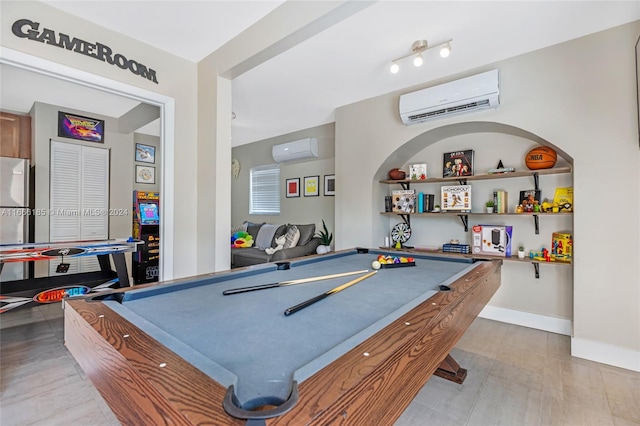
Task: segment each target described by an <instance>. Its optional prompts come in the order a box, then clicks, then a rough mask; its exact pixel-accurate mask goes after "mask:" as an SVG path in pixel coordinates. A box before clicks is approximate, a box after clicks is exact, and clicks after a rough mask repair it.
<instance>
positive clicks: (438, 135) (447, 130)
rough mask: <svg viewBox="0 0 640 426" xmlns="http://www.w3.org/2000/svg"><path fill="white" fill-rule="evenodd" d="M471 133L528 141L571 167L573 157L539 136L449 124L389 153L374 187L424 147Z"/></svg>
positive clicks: (487, 124)
mask: <svg viewBox="0 0 640 426" xmlns="http://www.w3.org/2000/svg"><path fill="white" fill-rule="evenodd" d="M473 133H502V134H505V135H511V136H516V137H519V138H523V139H528V140H530V141H532V142H535V143H537V144H540V145H543V146H548V147H550V148H553V149H554V150H555V151H556V152H557V153H558V155H559V156H560V157H562V158H563V159H564V160H566V161H567V162H568V163H569V164H570V165H572V166H573V157H571V156H570V155H569V154H568V153H567V152H565V151H563V150H562V149H560V148H558V147H557V146H556V145H554V144H553V143H551V142H549V141H548V140H546V139H543V138H541V137H540V136H538V135H536V134H534V133H531V132H529V131H527V130H525V129H521V128H520V127H515V126H511V125H508V124H503V123H496V122H492V121H471V122H463V123H454V124H449V125H446V126H441V127H436V128H435V129H431V130H427V131H425V132H424V133H421V134H419V135H418V136H416V137H414V138H413V139H411V140H409V141H407V142H406V143H405V144H403V145H401V146H400V147H398V149H396V150H395V151H394V152H393V153H391V155H389V157H387V159H386V160H385V161H384V162H383V163H382V164H381V165H380V167H379V168H378V171H377V172H376V174H375V176H374V180H375V182H374V186H376V185H377V181H378V180H380V179H388V176H387V173H388V172H389V170H391V169H392V168H394V167H398V165H399V164H405V163H406V162H407V161H409V159H411V158H412V157H413V156H414V155H415V154H417V153H418V152H420V151H422V150H423V149H425V148H426V147H428V146H430V145H433V144H434V143H436V142H439V141H441V140H443V139H447V138H451V137H455V136H460V135H466V134H473Z"/></svg>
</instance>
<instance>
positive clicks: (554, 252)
mask: <svg viewBox="0 0 640 426" xmlns="http://www.w3.org/2000/svg"><path fill="white" fill-rule="evenodd" d="M572 249H573V240H572V238H571V234H569V233H568V232H554V233H553V234H552V236H551V256H552V257H554V258H555V259H558V260H564V261H569V260H571V254H572V252H573V250H572Z"/></svg>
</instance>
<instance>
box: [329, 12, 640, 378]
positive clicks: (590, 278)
mask: <svg viewBox="0 0 640 426" xmlns="http://www.w3.org/2000/svg"><path fill="white" fill-rule="evenodd" d="M639 34H640V22H634V23H632V24H628V25H624V26H621V27H617V28H614V29H611V30H608V31H604V32H602V33H597V34H593V35H590V36H587V37H583V38H580V39H577V40H573V41H570V42H567V43H563V44H560V45H557V46H553V47H550V48H547V49H543V50H539V51H536V52H532V53H529V54H525V55H522V56H518V57H514V58H511V59H508V60H505V61H501V62H499V63H496V64H493V65H491V66H487V67H483V68H481V69H475V70H470V71H469V72H468V73H465V74H464V75H459V76H451V78H450V79H447V81H448V80H454V79H456V78H459V77H464V76H467V75H472V74H476V73H478V72H482V71H485V70H488V69H492V68H498V69H500V72H501V101H502V105H501V107H500V108H499V109H498V110H497V111H484V112H478V113H474V114H470V115H463V116H459V117H454V118H448V119H442V120H438V121H432V122H428V123H423V124H418V125H414V126H404V125H403V124H402V123H401V122H400V119H399V116H398V112H397V105H398V97H399V95H400V94H401V93H406V92H409V91H412V90H417V89H420V88H423V87H427V86H428V85H425V86H422V87H415V88H407V89H406V90H403V91H402V92H396V93H391V94H388V95H385V96H380V97H377V98H372V99H368V100H366V101H363V102H358V103H355V104H352V105H347V106H344V107H341V108H339V109H338V110H337V114H336V177H337V185H338V188H337V190H338V192H342V193H344V189H345V188H344V186H345V185H346V183H347V182H349V184H350V185H354V186H356V187H360V188H367V189H368V188H371V190H370V191H369V190H362V191H354V192H351V193H350V195H351V196H349V197H343V196H339V197H337V198H336V235H337V240H336V248H344V247H349V246H356V245H379V243H380V241H381V238H382V237H383V236H384V232H386V224H385V223H384V221H383V220H381V218H380V216H381V215H380V214H379V211H380V209H381V205H382V204H381V203H382V201H381V200H380V197H381V196H383V194H382V192H381V191H382V190H381V189H377V188H378V187H380V185H379V184H377V181H378V180H379V179H381V178H384V174H385V173H386V171H388V170H389V169H391V168H392V167H397V165H399V164H404V163H405V162H407V161H408V160H410V159H411V157H413V156H414V155H415V154H417V153H418V152H419V150H420V149H423V148H424V147H426V146H428V145H431V144H433V143H435V142H438V141H440V140H442V139H445V138H447V137H449V136H450V135H451V134H450V132H449V131H448V130H449V128H448V127H447V126H448V125H451V124H455V123H464V122H481V121H486V122H495V123H499V124H504V125H507V126H513V127H515V128H516V129H522V130H524V131H526V132H530V133H532V134H533V135H535V136H537V138H538V139H539V140H540V141H545V140H546V141H549V143H551V144H553V145H554V146H556V147H557V148H558V149H559V151H560V152H561V153H563V154H567V155H566V157H569V158H573V167H574V176H573V178H574V182H573V183H574V202H575V206H576V212H575V214H574V233H575V236H574V243H575V258H574V267H573V272H574V277H573V278H574V279H573V320H574V330H573V332H574V334H573V336H574V338H573V343H574V344H573V350H574V352H573V353H574V355H578V356H582V357H586V358H590V359H594V360H597V361H601V362H605V363H611V364H614V365H619V366H624V367H626V368H633V369H635V370H640V278H638V276H639V274H638V272H639V271H638V262H637V259H640V221H639V220H638V211H639V207H640V191H639V190H638V187H639V182H640V171H639V168H638V164H639V163H640V151H639V149H638V124H637V120H638V116H637V109H636V75H635V73H636V71H635V43H636V40H637V39H638V35H639ZM441 82H444V80H443V81H434V82H430V84H429V85H434V84H438V83H441ZM421 134H425V139H424V141H423V142H424V145H422V147H419V146H418V145H417V144H415V143H414V144H408V146H407V150H406V151H403V145H405V144H406V143H407V142H408V141H411V140H413V139H414V138H415V137H416V136H418V135H421ZM360 141H362V142H360ZM364 141H366V148H367V152H368V156H367V161H366V162H364V161H363V162H361V163H360V164H361V167H359V168H358V171H357V173H356V172H355V171H354V169H353V167H352V163H353V159H354V158H361V153H362V151H363V148H364V147H365V142H364ZM497 155H500V153H496V156H497ZM614 200H615V201H614ZM620 203H622V207H616V206H620V205H621V204H620ZM614 248H615V249H614ZM524 273H526V274H530V273H531V272H530V271H524ZM543 273H544V271H543ZM543 277H544V275H543ZM513 285H514V284H513V283H511V282H509V281H507V280H505V281H504V282H503V286H505V287H507V289H508V290H507V291H508V292H513V290H509V288H510V287H511V286H513ZM501 294H504V290H501ZM498 297H501V296H498ZM540 299H544V298H540ZM494 303H500V304H502V303H505V302H504V301H495V300H494V301H492V302H491V304H494ZM536 303H537V302H536V301H535V300H532V302H531V306H530V307H528V309H527V310H529V311H540V310H541V309H542V306H536ZM523 308H524V307H523Z"/></svg>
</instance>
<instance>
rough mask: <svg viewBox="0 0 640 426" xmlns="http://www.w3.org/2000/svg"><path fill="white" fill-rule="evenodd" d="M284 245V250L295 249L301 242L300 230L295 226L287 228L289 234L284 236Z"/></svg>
mask: <svg viewBox="0 0 640 426" xmlns="http://www.w3.org/2000/svg"><path fill="white" fill-rule="evenodd" d="M284 239H285V241H284V244H283V245H282V248H291V247H295V246H296V244H298V241H299V240H300V230H299V229H298V227H297V226H295V225H289V226H288V227H287V232H286V233H285V234H284Z"/></svg>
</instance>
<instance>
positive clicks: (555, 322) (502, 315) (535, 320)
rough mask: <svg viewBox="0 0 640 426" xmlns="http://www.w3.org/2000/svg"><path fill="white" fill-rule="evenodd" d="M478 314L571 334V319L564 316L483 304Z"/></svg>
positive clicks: (491, 318) (502, 320) (509, 322)
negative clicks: (552, 315) (559, 316)
mask: <svg viewBox="0 0 640 426" xmlns="http://www.w3.org/2000/svg"><path fill="white" fill-rule="evenodd" d="M478 316H479V317H481V318H486V319H490V320H494V321H500V322H506V323H508V324H515V325H521V326H523V327H529V328H535V329H537V330H543V331H548V332H551V333H556V334H563V335H565V336H571V330H572V321H571V320H569V319H565V318H555V317H548V316H546V315H539V314H532V313H529V312H521V311H514V310H513V309H505V308H498V307H495V306H489V305H487V306H485V307H484V309H483V310H482V311H481V312H480V314H479V315H478Z"/></svg>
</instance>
